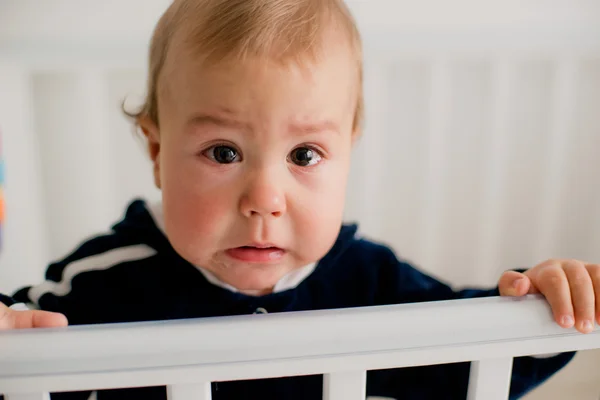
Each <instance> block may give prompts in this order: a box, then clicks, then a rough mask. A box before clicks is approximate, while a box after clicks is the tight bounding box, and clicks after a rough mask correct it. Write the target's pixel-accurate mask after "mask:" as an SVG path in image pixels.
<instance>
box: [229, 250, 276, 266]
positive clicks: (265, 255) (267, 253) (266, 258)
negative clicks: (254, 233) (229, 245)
mask: <svg viewBox="0 0 600 400" xmlns="http://www.w3.org/2000/svg"><path fill="white" fill-rule="evenodd" d="M226 253H227V255H229V256H230V257H232V258H235V259H236V260H239V261H244V262H254V263H264V262H273V261H278V260H280V259H281V258H282V257H283V255H284V254H285V251H284V250H282V249H278V248H275V247H270V248H267V249H258V248H255V247H237V248H235V249H229V250H227V252H226Z"/></svg>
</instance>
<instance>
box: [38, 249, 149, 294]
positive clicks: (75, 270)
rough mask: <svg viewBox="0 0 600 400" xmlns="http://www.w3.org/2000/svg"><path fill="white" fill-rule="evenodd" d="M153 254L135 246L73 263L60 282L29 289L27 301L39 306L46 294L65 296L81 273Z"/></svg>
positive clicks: (103, 268)
mask: <svg viewBox="0 0 600 400" xmlns="http://www.w3.org/2000/svg"><path fill="white" fill-rule="evenodd" d="M155 254H156V250H154V249H153V248H151V247H149V246H147V245H136V246H129V247H121V248H117V249H113V250H109V251H107V252H105V253H101V254H97V255H93V256H91V257H87V258H83V259H81V260H77V261H73V262H72V263H70V264H68V265H67V266H66V267H65V269H64V270H63V274H62V275H63V276H62V280H61V281H60V282H53V281H44V282H43V283H42V284H40V285H38V286H34V287H32V288H31V289H29V299H30V300H31V302H32V303H34V304H39V300H40V298H41V297H42V296H43V295H44V294H46V293H52V294H54V295H57V296H66V295H67V294H69V292H70V291H71V281H72V280H73V278H74V277H75V276H77V275H79V274H81V273H83V272H88V271H101V270H106V269H110V268H111V267H113V266H115V265H119V264H121V263H124V262H129V261H137V260H143V259H145V258H150V257H152V256H154V255H155Z"/></svg>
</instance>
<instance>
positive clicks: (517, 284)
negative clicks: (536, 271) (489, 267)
mask: <svg viewBox="0 0 600 400" xmlns="http://www.w3.org/2000/svg"><path fill="white" fill-rule="evenodd" d="M498 289H499V291H500V296H514V297H520V296H525V295H526V294H528V293H531V292H532V290H533V287H532V286H531V281H530V280H529V278H528V277H527V276H525V275H523V274H521V273H520V272H517V271H506V272H505V273H504V274H502V276H501V277H500V281H499V282H498Z"/></svg>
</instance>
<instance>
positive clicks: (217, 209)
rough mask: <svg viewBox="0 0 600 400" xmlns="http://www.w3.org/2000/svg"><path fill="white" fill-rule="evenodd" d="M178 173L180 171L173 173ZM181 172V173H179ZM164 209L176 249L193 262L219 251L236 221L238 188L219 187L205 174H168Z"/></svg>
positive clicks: (168, 228)
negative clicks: (234, 218) (229, 227)
mask: <svg viewBox="0 0 600 400" xmlns="http://www.w3.org/2000/svg"><path fill="white" fill-rule="evenodd" d="M173 171H177V169H173ZM179 171H181V170H179ZM163 176H164V177H165V178H166V179H165V182H164V184H163V189H162V191H163V207H164V214H165V225H166V226H165V227H166V229H167V232H168V234H169V238H170V239H171V241H172V242H173V246H174V247H175V248H176V250H178V251H179V252H180V253H182V255H183V256H184V257H185V258H186V259H188V261H190V262H194V263H198V262H204V261H205V260H202V258H206V257H208V255H207V254H204V253H210V252H211V251H213V250H215V249H216V248H218V247H219V245H220V242H221V241H222V239H223V238H225V236H226V233H227V231H228V226H229V225H230V224H231V220H232V218H233V217H234V215H233V214H234V212H233V210H234V208H235V205H234V204H233V203H234V199H235V194H234V193H232V191H233V188H234V187H235V186H230V185H226V184H221V185H219V184H216V183H215V182H214V181H213V180H212V179H210V178H209V177H207V176H206V175H203V174H184V173H179V174H177V173H175V174H172V175H170V174H169V171H168V170H167V171H165V173H164V175H163Z"/></svg>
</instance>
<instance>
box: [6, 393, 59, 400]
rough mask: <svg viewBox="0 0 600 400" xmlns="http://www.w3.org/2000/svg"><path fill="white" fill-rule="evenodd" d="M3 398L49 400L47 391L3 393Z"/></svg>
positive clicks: (9, 399) (8, 399)
mask: <svg viewBox="0 0 600 400" xmlns="http://www.w3.org/2000/svg"><path fill="white" fill-rule="evenodd" d="M4 400H50V394H49V393H19V394H10V393H8V394H5V395H4Z"/></svg>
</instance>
